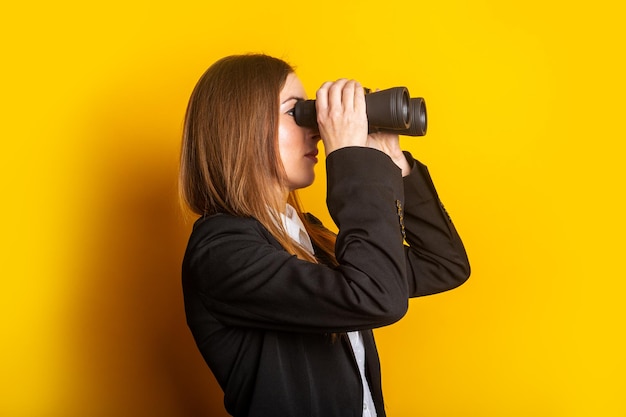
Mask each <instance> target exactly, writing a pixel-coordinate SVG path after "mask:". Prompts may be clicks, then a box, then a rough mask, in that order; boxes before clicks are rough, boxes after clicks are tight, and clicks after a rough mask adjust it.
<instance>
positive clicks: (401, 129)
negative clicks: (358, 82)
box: [295, 87, 427, 136]
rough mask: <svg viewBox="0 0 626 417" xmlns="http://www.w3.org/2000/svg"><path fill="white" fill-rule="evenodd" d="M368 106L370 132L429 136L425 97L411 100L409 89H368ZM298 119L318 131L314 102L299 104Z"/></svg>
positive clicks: (300, 122)
mask: <svg viewBox="0 0 626 417" xmlns="http://www.w3.org/2000/svg"><path fill="white" fill-rule="evenodd" d="M365 93H366V94H365V107H366V112H367V123H368V125H369V131H370V133H372V132H386V133H395V134H398V135H405V136H424V135H425V134H426V127H427V118H426V102H425V101H424V99H423V98H422V97H416V98H411V96H410V95H409V90H408V89H407V88H406V87H393V88H389V89H387V90H381V91H375V92H373V93H372V92H370V91H369V89H365ZM295 120H296V123H297V124H298V125H299V126H303V127H313V128H317V111H316V110H315V100H304V101H299V102H297V103H296V108H295Z"/></svg>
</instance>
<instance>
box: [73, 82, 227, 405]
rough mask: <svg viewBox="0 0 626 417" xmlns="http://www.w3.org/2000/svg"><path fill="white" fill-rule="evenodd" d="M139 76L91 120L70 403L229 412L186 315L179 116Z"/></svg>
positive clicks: (102, 99)
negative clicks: (178, 180)
mask: <svg viewBox="0 0 626 417" xmlns="http://www.w3.org/2000/svg"><path fill="white" fill-rule="evenodd" d="M133 78H136V79H133V80H128V81H127V83H126V82H124V84H128V85H124V86H121V87H119V88H114V89H109V91H113V93H107V94H108V95H110V94H119V96H114V97H96V98H95V101H97V102H100V103H105V104H99V105H98V107H102V106H104V107H103V108H101V109H96V111H95V113H96V114H95V115H92V116H91V117H93V118H95V119H96V121H95V123H93V124H92V125H91V126H90V127H88V128H87V130H88V131H89V132H88V134H89V137H90V139H91V142H90V143H92V145H91V146H92V149H91V150H90V151H89V152H87V155H86V157H85V158H86V160H85V166H86V169H85V170H86V171H87V172H86V177H85V178H86V181H85V184H86V187H85V188H86V189H85V190H84V195H85V196H88V197H86V200H87V201H85V202H84V204H85V207H84V210H85V212H86V214H84V216H85V220H84V221H82V222H81V224H82V225H81V226H80V228H82V230H78V234H79V235H80V236H81V239H82V241H81V242H80V243H79V245H80V248H81V249H80V251H81V252H82V254H80V258H81V259H80V264H81V265H79V274H80V276H79V278H78V281H77V282H79V285H78V287H77V288H76V289H75V291H76V292H75V296H74V298H73V300H74V301H73V305H72V311H71V312H70V314H71V317H70V318H69V320H68V321H69V322H71V323H72V325H71V327H70V332H71V334H70V335H69V337H70V341H69V342H68V343H69V344H71V346H72V349H76V351H75V352H74V356H75V357H74V358H72V359H71V362H72V363H73V365H74V366H73V367H74V368H75V369H74V371H75V373H74V375H73V378H74V381H75V387H74V391H75V394H76V395H75V396H72V399H71V401H72V404H71V405H69V404H68V406H67V409H68V410H70V409H71V410H73V412H69V413H67V414H65V415H77V416H78V415H85V416H86V415H88V416H91V417H99V416H102V417H105V416H106V417H110V416H116V417H125V416H129V417H130V416H132V417H137V416H164V417H165V416H167V417H170V416H177V417H202V416H207V417H220V416H227V414H226V412H225V411H224V407H223V396H222V391H221V389H220V387H219V386H218V385H217V383H216V381H215V379H214V378H213V376H212V374H211V372H210V371H209V369H208V367H207V366H206V364H205V363H204V361H203V360H202V358H201V356H200V354H199V352H198V351H197V349H196V347H195V344H194V342H193V339H192V336H191V334H190V332H189V330H188V329H187V326H186V323H185V317H184V307H183V299H182V290H181V281H180V265H181V260H182V256H183V252H184V249H185V245H186V243H187V238H188V235H189V231H190V228H191V224H192V220H189V221H185V220H183V216H182V214H181V211H180V209H179V205H178V200H177V198H178V197H177V192H176V175H177V169H178V151H179V142H180V141H179V135H180V125H181V121H180V119H179V120H174V119H175V118H174V117H173V116H170V119H172V120H173V121H172V120H170V121H169V122H168V121H167V119H164V118H162V117H159V114H162V113H163V112H167V111H168V109H169V108H171V107H172V104H171V99H172V97H169V96H168V95H167V93H162V94H165V95H164V96H159V97H154V96H152V97H151V96H150V94H146V92H147V91H148V90H149V89H150V88H151V87H152V86H148V85H146V86H145V89H146V91H144V92H142V91H137V89H141V88H142V87H141V83H142V80H141V79H140V77H139V76H137V77H133ZM166 82H167V80H166ZM144 83H145V82H144ZM188 93H189V92H188V91H184V92H180V93H177V94H183V95H187V94H188ZM105 95H106V94H105ZM122 95H123V96H122ZM137 109H141V110H137ZM183 110H184V109H183ZM181 117H182V116H181ZM74 412H75V414H74Z"/></svg>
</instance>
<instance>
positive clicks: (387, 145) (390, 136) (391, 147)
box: [366, 132, 411, 177]
mask: <svg viewBox="0 0 626 417" xmlns="http://www.w3.org/2000/svg"><path fill="white" fill-rule="evenodd" d="M366 146H369V147H370V148H374V149H378V150H379V151H382V152H384V153H386V154H387V155H389V157H390V158H391V159H392V160H393V162H395V164H396V165H397V166H398V167H399V168H400V169H401V170H402V176H403V177H406V176H407V175H409V173H410V172H411V167H410V165H409V163H408V161H407V160H406V157H405V156H404V153H402V149H401V148H400V137H399V136H398V135H396V134H395V133H384V132H377V133H370V134H369V135H368V136H367V143H366Z"/></svg>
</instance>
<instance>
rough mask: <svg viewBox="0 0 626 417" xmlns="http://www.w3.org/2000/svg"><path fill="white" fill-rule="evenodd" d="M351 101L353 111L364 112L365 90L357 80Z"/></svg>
mask: <svg viewBox="0 0 626 417" xmlns="http://www.w3.org/2000/svg"><path fill="white" fill-rule="evenodd" d="M353 101H354V110H355V111H357V112H365V90H364V89H363V87H362V86H361V83H359V82H358V81H355V88H354V96H353Z"/></svg>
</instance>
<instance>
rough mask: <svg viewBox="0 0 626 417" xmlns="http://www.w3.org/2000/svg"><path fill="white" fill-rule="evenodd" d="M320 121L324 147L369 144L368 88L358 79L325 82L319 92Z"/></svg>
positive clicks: (318, 121)
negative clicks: (366, 93) (364, 89)
mask: <svg viewBox="0 0 626 417" xmlns="http://www.w3.org/2000/svg"><path fill="white" fill-rule="evenodd" d="M316 110H317V123H318V126H319V130H320V136H321V137H322V141H323V142H324V149H325V151H326V155H327V156H328V155H329V154H330V153H331V152H332V151H334V150H337V149H340V148H344V147H347V146H367V131H368V126H367V113H366V111H365V92H364V91H363V87H362V86H361V84H359V83H358V82H357V81H354V80H347V79H340V80H337V81H335V82H331V81H328V82H325V83H324V84H322V86H321V87H320V89H319V90H317V93H316Z"/></svg>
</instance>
